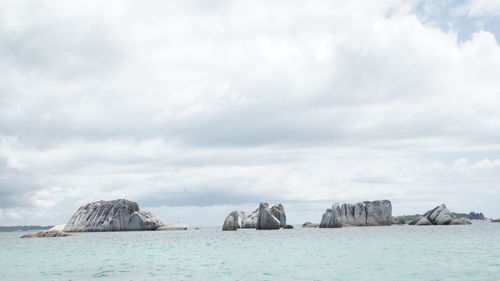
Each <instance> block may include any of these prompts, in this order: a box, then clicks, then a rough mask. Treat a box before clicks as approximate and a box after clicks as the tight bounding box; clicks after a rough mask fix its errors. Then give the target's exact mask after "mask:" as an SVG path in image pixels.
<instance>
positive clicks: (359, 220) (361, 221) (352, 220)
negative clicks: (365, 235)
mask: <svg viewBox="0 0 500 281" xmlns="http://www.w3.org/2000/svg"><path fill="white" fill-rule="evenodd" d="M340 219H341V221H342V226H366V207H365V205H364V204H363V203H362V202H359V203H356V204H342V206H341V207H340Z"/></svg>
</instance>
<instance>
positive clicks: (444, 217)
mask: <svg viewBox="0 0 500 281" xmlns="http://www.w3.org/2000/svg"><path fill="white" fill-rule="evenodd" d="M422 221H423V222H425V224H423V223H422ZM427 221H428V222H429V223H430V224H432V225H449V224H471V222H470V221H469V220H468V219H465V218H457V216H456V215H455V214H454V213H452V212H451V211H450V210H448V208H446V205H445V204H441V205H439V206H437V207H435V208H434V209H432V210H429V211H427V212H425V214H423V215H422V216H421V217H418V218H416V219H415V220H413V221H412V222H410V225H429V224H428V223H427Z"/></svg>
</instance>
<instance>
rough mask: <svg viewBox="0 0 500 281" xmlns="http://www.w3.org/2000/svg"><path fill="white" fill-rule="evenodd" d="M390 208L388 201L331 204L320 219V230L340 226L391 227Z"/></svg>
mask: <svg viewBox="0 0 500 281" xmlns="http://www.w3.org/2000/svg"><path fill="white" fill-rule="evenodd" d="M391 223H392V206H391V201H389V200H377V201H365V202H363V203H361V202H360V203H356V204H342V205H339V204H338V203H335V204H333V206H332V208H331V209H327V210H326V212H325V213H324V214H323V217H322V218H321V223H320V225H319V227H320V228H333V227H342V226H375V225H391Z"/></svg>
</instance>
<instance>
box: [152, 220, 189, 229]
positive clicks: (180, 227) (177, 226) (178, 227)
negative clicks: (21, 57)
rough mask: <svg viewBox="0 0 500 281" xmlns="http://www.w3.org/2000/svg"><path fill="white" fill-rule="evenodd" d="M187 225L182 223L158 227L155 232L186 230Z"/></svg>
mask: <svg viewBox="0 0 500 281" xmlns="http://www.w3.org/2000/svg"><path fill="white" fill-rule="evenodd" d="M187 228H188V227H187V225H185V224H184V223H182V222H174V223H169V224H166V225H162V226H160V227H158V228H157V229H156V230H157V231H158V230H187Z"/></svg>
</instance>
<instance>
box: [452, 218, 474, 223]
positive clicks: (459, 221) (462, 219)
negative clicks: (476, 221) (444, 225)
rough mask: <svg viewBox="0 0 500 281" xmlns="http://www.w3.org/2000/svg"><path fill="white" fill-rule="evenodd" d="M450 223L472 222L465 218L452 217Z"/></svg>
mask: <svg viewBox="0 0 500 281" xmlns="http://www.w3.org/2000/svg"><path fill="white" fill-rule="evenodd" d="M450 224H472V222H471V221H470V220H468V219H466V218H459V219H454V220H452V221H451V222H450Z"/></svg>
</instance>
